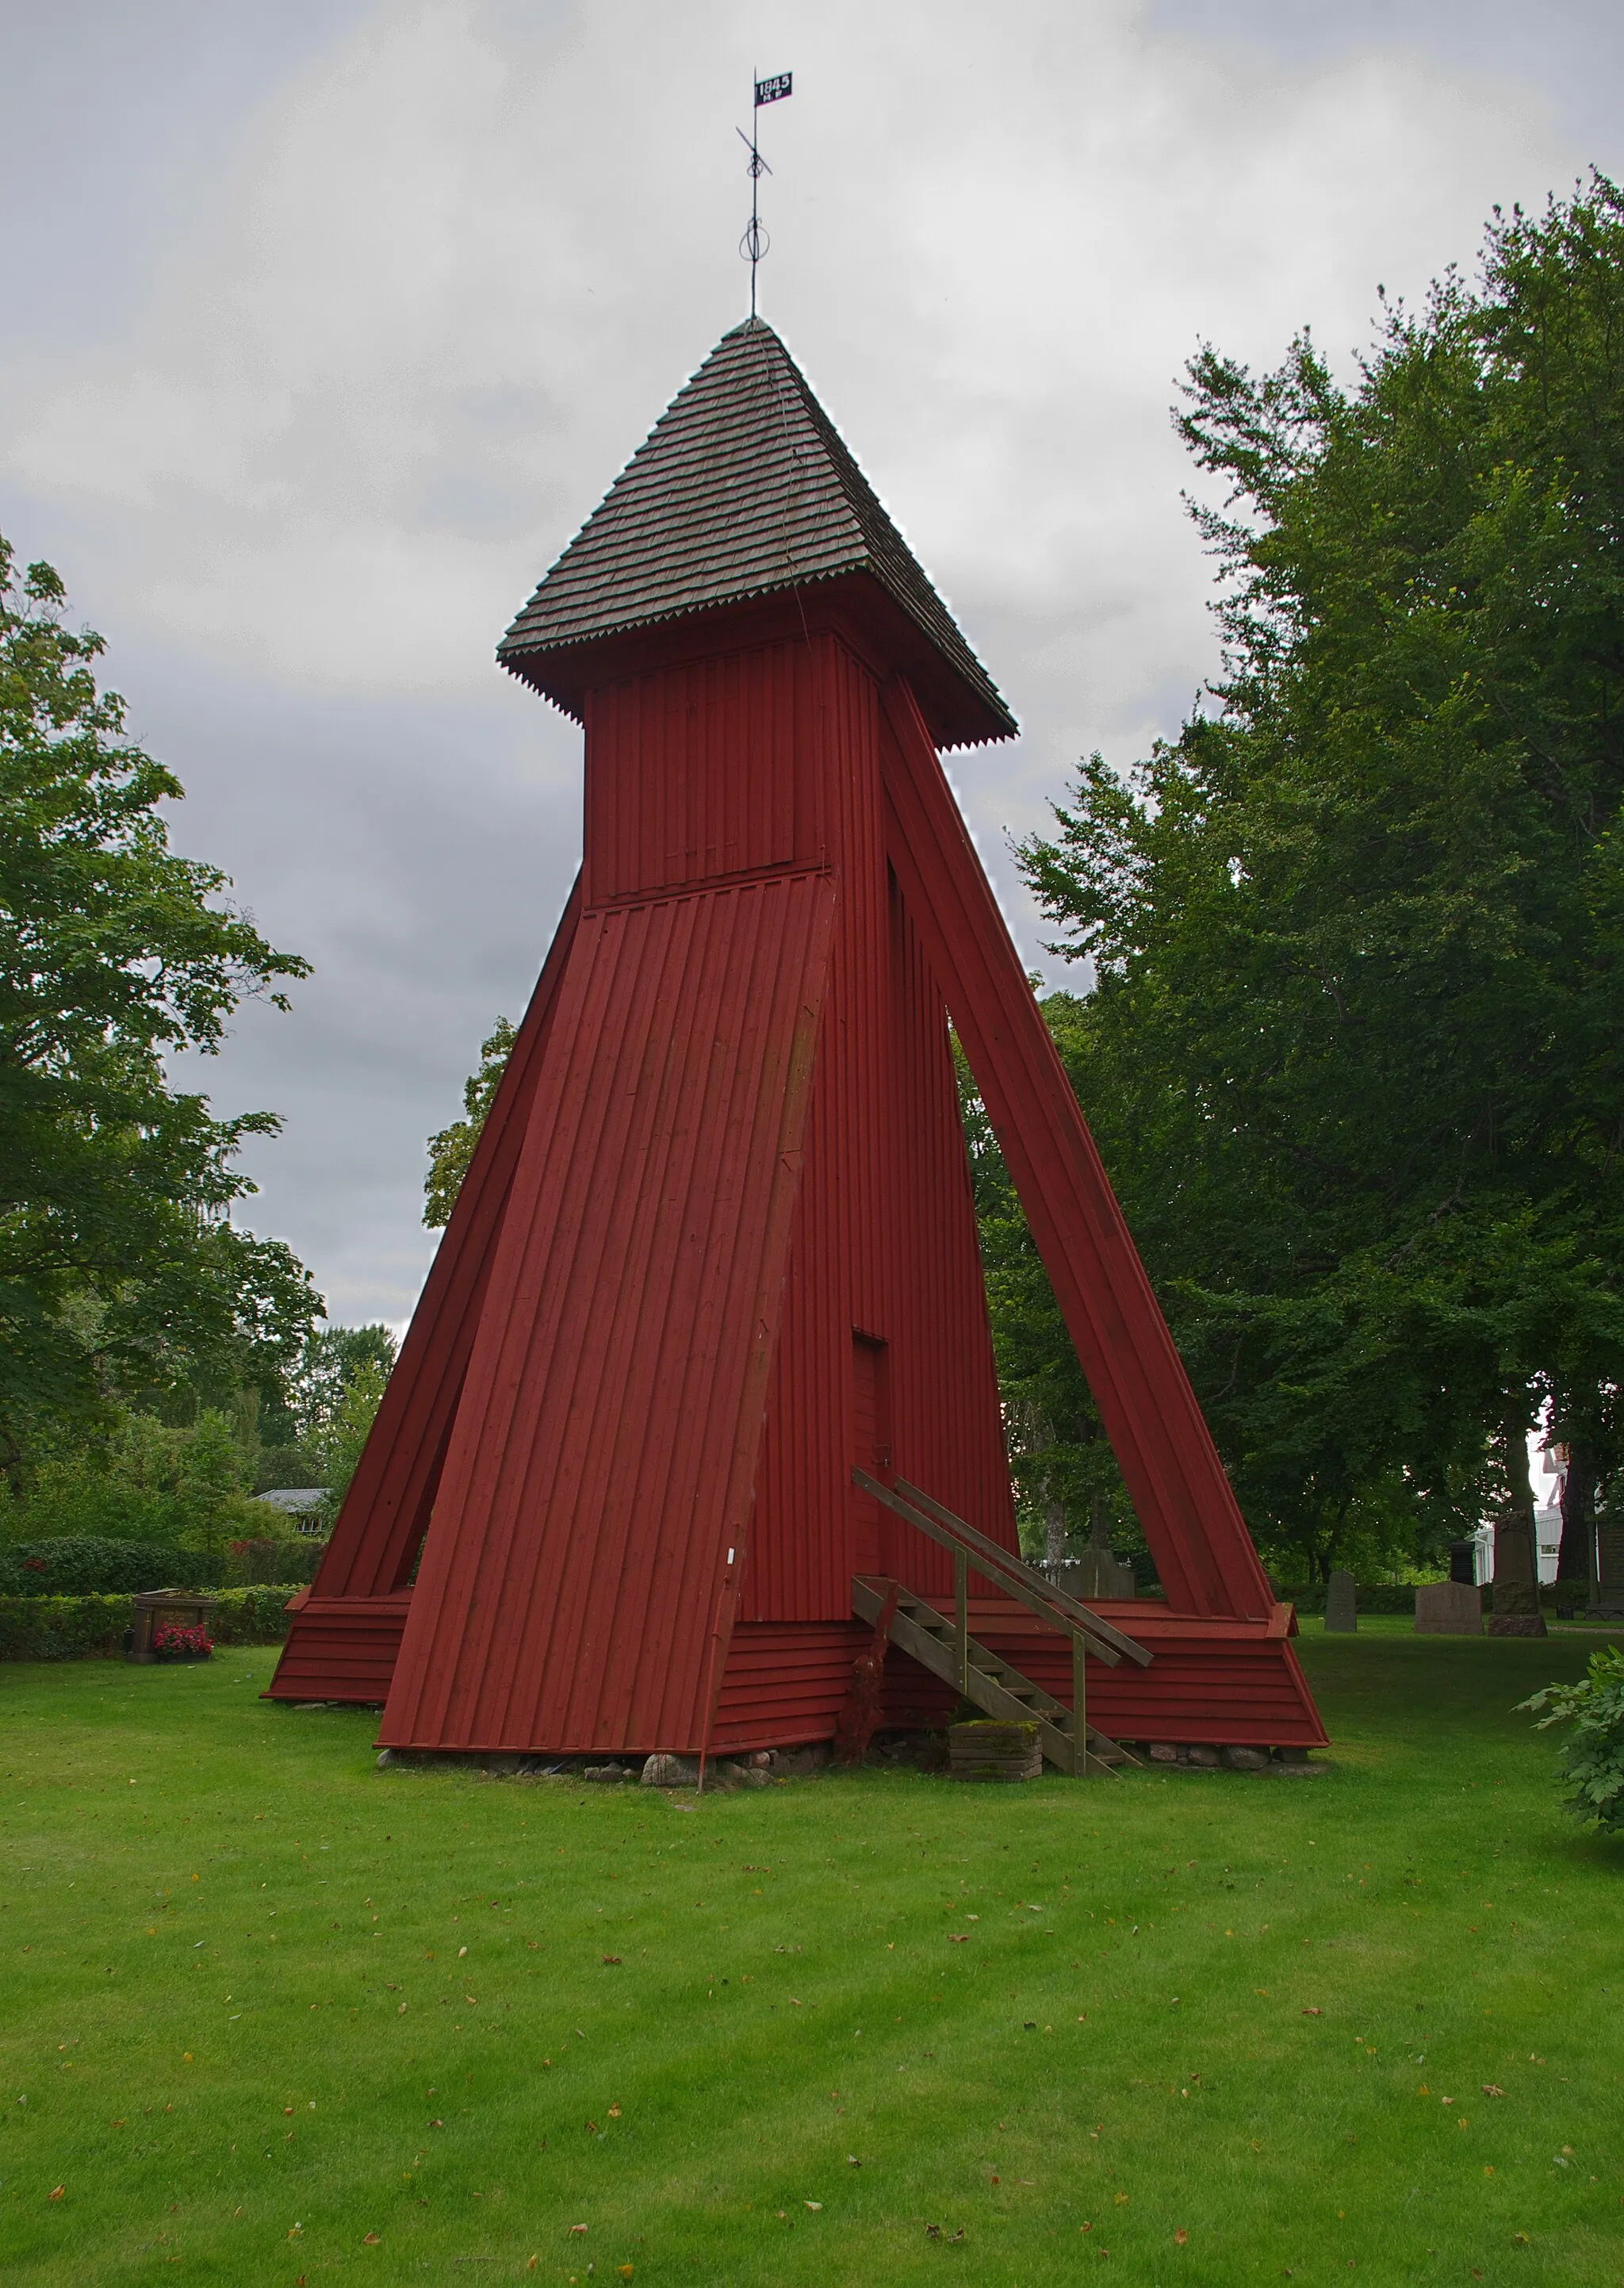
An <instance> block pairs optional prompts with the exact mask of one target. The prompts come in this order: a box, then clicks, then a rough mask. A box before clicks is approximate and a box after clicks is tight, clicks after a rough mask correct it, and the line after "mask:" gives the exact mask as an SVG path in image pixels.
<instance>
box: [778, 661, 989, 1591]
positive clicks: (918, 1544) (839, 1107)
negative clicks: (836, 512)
mask: <svg viewBox="0 0 1624 2288" xmlns="http://www.w3.org/2000/svg"><path fill="white" fill-rule="evenodd" d="M812 662H815V663H816V665H817V668H818V679H817V681H816V682H815V683H813V682H812V680H811V675H810V665H809V663H812ZM800 672H801V678H802V679H801V681H800V683H799V685H798V686H797V689H798V693H799V696H800V703H801V706H802V708H803V713H802V715H801V717H800V719H799V729H798V734H797V735H798V739H799V742H800V743H799V744H798V746H797V747H796V751H795V753H794V755H793V757H792V758H788V759H780V762H781V764H785V763H792V764H793V769H794V772H795V774H796V776H797V778H799V779H802V780H805V779H815V780H816V781H817V783H819V784H820V786H821V788H822V790H823V791H822V796H821V805H822V808H821V815H822V817H823V819H824V821H825V822H826V827H827V832H828V859H829V863H830V865H831V867H832V868H833V869H834V870H835V871H836V874H837V878H838V880H839V883H840V902H839V907H838V910H837V912H836V924H835V937H834V944H833V949H832V952H831V956H830V965H829V984H828V997H827V1000H826V1004H825V1013H824V1024H823V1029H822V1033H821V1036H820V1043H819V1050H818V1064H817V1070H816V1074H815V1076H814V1078H813V1083H812V1102H811V1106H810V1109H809V1114H808V1121H807V1136H806V1151H805V1166H804V1172H803V1177H802V1183H801V1192H800V1198H799V1201H798V1204H797V1207H796V1225H795V1236H794V1240H793V1243H792V1246H791V1251H790V1269H789V1281H788V1291H787V1293H786V1296H785V1303H784V1315H783V1320H782V1324H781V1328H780V1339H779V1349H778V1356H777V1359H776V1362H775V1364H774V1370H773V1375H772V1394H771V1398H770V1401H769V1404H768V1410H767V1426H766V1435H765V1439H764V1444H763V1450H762V1460H761V1469H760V1474H759V1477H758V1479H757V1507H756V1521H755V1525H754V1527H753V1529H752V1532H751V1537H750V1555H749V1562H748V1564H747V1567H746V1570H745V1575H744V1578H743V1581H742V1583H741V1599H740V1617H741V1621H757V1622H760V1621H780V1622H782V1621H802V1620H804V1621H843V1620H844V1619H846V1618H847V1617H849V1616H850V1613H851V1609H852V1591H851V1582H852V1573H853V1572H854V1571H857V1570H860V1569H864V1564H863V1561H864V1560H865V1559H866V1563H867V1569H872V1568H873V1566H874V1564H875V1562H876V1561H879V1562H881V1563H883V1565H884V1566H885V1567H886V1568H887V1569H893V1570H898V1571H899V1572H900V1573H901V1574H902V1575H903V1577H905V1578H906V1579H907V1581H908V1582H909V1584H910V1585H913V1586H916V1587H919V1588H921V1589H925V1590H930V1589H932V1588H935V1587H937V1586H939V1585H941V1584H942V1583H943V1582H946V1583H947V1584H948V1585H951V1581H952V1561H951V1559H950V1558H948V1557H947V1554H946V1553H945V1552H943V1551H941V1550H939V1548H938V1546H937V1545H936V1544H935V1543H934V1542H932V1541H931V1540H929V1539H928V1538H926V1537H924V1536H923V1535H919V1534H916V1533H915V1532H914V1531H913V1530H912V1529H910V1528H908V1527H907V1526H905V1525H903V1524H902V1523H901V1521H899V1520H893V1519H892V1518H891V1515H890V1513H886V1514H885V1517H884V1520H883V1525H880V1523H879V1521H878V1520H877V1519H875V1517H874V1516H873V1515H872V1514H867V1515H866V1514H865V1511H867V1512H870V1513H871V1512H872V1510H873V1507H874V1505H872V1504H864V1503H863V1502H862V1499H861V1498H860V1497H859V1495H858V1494H857V1492H856V1490H855V1489H854V1488H853V1486H852V1482H851V1469H852V1462H853V1460H855V1459H857V1458H859V1457H858V1452H857V1440H858V1429H857V1418H856V1405H855V1401H856V1390H855V1378H856V1373H857V1370H858V1368H857V1351H856V1340H855V1339H856V1338H858V1337H867V1338H872V1339H875V1341H876V1342H877V1343H879V1344H883V1364H882V1365H881V1366H880V1368H879V1372H880V1374H881V1376H882V1378H883V1383H884V1386H885V1391H886V1399H887V1409H886V1410H887V1413H888V1416H889V1421H888V1425H887V1428H888V1433H889V1441H890V1443H891V1449H892V1456H891V1464H892V1466H894V1467H895V1468H897V1469H900V1470H901V1471H902V1472H903V1474H905V1475H907V1476H909V1477H914V1476H915V1472H917V1473H918V1475H917V1478H916V1479H915V1482H917V1483H920V1484H922V1485H924V1486H925V1487H926V1488H927V1489H928V1490H930V1491H931V1492H932V1493H933V1494H935V1495H936V1497H937V1498H938V1499H939V1500H941V1501H943V1502H945V1503H947V1505H948V1506H949V1508H952V1509H954V1510H955V1511H957V1512H958V1513H959V1514H960V1515H962V1516H969V1517H970V1518H972V1519H973V1520H974V1521H975V1522H976V1523H977V1524H978V1525H979V1526H980V1527H981V1529H982V1530H983V1531H984V1532H986V1533H989V1534H991V1535H993V1536H994V1537H995V1538H998V1539H1000V1540H1002V1541H1003V1542H1004V1543H1005V1545H1006V1546H1009V1547H1010V1548H1013V1546H1014V1545H1015V1537H1014V1512H1013V1505H1012V1502H1011V1498H1010V1483H1009V1471H1008V1466H1007V1464H1006V1461H1005V1457H1004V1449H1003V1436H1002V1418H1001V1416H1000V1412H999V1402H998V1386H997V1376H996V1371H995V1370H994V1362H993V1354H992V1340H991V1336H990V1333H989V1331H988V1327H987V1319H986V1291H985V1287H984V1284H983V1282H982V1277H981V1267H980V1259H979V1254H978V1248H977V1243H976V1228H975V1212H974V1204H973V1201H972V1199H971V1196H970V1169H969V1162H968V1159H967V1156H966V1154H965V1148H964V1140H963V1130H962V1128H961V1125H960V1121H959V1114H958V1096H957V1089H956V1085H955V1077H954V1069H953V1060H952V1053H951V1050H950V1047H949V1043H948V1035H947V1012H946V1010H945V1008H944V1005H943V1003H942V997H941V993H940V989H939V987H938V986H937V984H936V982H935V981H934V979H933V978H932V977H931V974H930V973H929V970H928V968H927V967H926V965H925V963H924V960H923V955H922V953H921V950H920V948H919V944H918V941H917V938H916V936H915V933H914V931H913V928H912V926H911V924H910V923H909V921H908V919H907V916H906V915H904V914H903V913H902V911H901V910H900V907H899V902H898V900H897V898H896V895H895V891H894V885H893V884H892V882H891V874H890V870H889V867H888V864H887V862H886V856H885V849H884V841H883V807H882V799H881V796H882V790H881V783H880V764H879V727H880V711H879V692H878V687H877V685H876V683H875V679H874V676H873V675H872V673H871V672H870V671H869V670H868V669H867V667H866V666H865V665H864V664H863V663H861V662H860V661H859V660H858V659H857V658H855V657H854V656H853V655H852V652H851V651H850V650H849V649H847V648H846V647H845V646H844V644H842V643H840V642H839V641H838V640H836V639H834V638H833V637H829V636H825V637H820V638H814V639H813V642H812V647H811V649H810V652H807V651H804V652H803V654H802V658H801V667H800ZM864 1369H865V1371H867V1370H869V1362H867V1360H865V1362H864ZM876 1527H877V1529H878V1536H879V1549H878V1551H877V1553H875V1551H874V1550H873V1548H872V1547H871V1546H867V1545H865V1547H864V1548H863V1549H862V1550H860V1531H861V1532H862V1534H863V1535H864V1536H866V1537H867V1542H868V1543H871V1542H872V1539H873V1537H874V1534H875V1529H876Z"/></svg>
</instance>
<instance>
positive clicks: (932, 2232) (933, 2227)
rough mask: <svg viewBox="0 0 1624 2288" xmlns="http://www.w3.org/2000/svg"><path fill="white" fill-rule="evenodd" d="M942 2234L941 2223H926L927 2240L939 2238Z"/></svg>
mask: <svg viewBox="0 0 1624 2288" xmlns="http://www.w3.org/2000/svg"><path fill="white" fill-rule="evenodd" d="M941 2236H942V2228H941V2227H940V2225H939V2224H928V2225H926V2227H925V2238H926V2239H927V2240H939V2239H940V2238H941Z"/></svg>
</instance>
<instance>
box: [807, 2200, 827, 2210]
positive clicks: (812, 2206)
mask: <svg viewBox="0 0 1624 2288" xmlns="http://www.w3.org/2000/svg"><path fill="white" fill-rule="evenodd" d="M806 2205H807V2207H808V2208H809V2209H820V2208H821V2207H822V2206H823V2203H822V2202H821V2201H808V2202H807V2204H806Z"/></svg>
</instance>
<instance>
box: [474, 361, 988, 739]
mask: <svg viewBox="0 0 1624 2288" xmlns="http://www.w3.org/2000/svg"><path fill="white" fill-rule="evenodd" d="M852 573H866V574H867V575H868V576H870V577H871V578H872V579H873V580H875V582H876V583H877V584H878V585H879V586H880V587H881V588H882V589H883V591H884V592H885V593H886V595H887V596H889V597H890V599H891V601H892V603H894V604H895V605H897V606H899V608H900V609H901V610H902V611H903V612H904V613H905V614H906V615H907V618H908V619H909V620H910V621H911V622H912V623H913V624H914V626H915V629H916V630H917V631H918V632H919V633H920V634H921V635H923V637H924V638H925V640H926V641H927V642H928V643H929V644H930V646H931V648H932V650H933V651H934V652H935V654H936V655H937V657H938V658H939V661H940V662H941V663H943V664H944V665H945V666H947V668H948V669H950V670H951V671H952V673H953V675H954V677H955V679H957V681H958V682H959V684H960V685H961V686H963V687H964V689H965V691H966V694H967V695H969V696H970V697H971V698H972V702H973V705H972V714H973V716H974V717H975V719H977V720H978V723H980V724H982V725H984V727H982V728H979V729H978V733H977V734H976V735H977V736H978V737H980V738H999V737H1008V736H1010V735H1012V734H1013V733H1014V731H1015V729H1016V724H1015V720H1014V718H1013V717H1012V716H1011V715H1010V711H1009V709H1008V708H1007V707H1006V706H1005V705H1004V703H1003V701H1002V698H1001V697H1000V695H999V694H998V691H997V689H996V687H994V683H993V681H992V679H991V678H990V676H988V674H987V672H986V669H985V668H984V667H983V666H982V665H981V663H980V661H979V660H978V658H977V657H976V655H975V654H974V652H972V651H971V649H970V646H969V645H968V644H967V643H966V642H965V640H964V638H963V635H962V634H961V633H960V632H959V629H958V626H957V624H956V623H955V620H954V618H953V616H952V614H951V613H950V612H949V611H948V609H947V606H946V605H945V604H944V603H943V602H942V600H941V598H940V597H939V595H938V594H937V592H936V591H935V589H934V588H933V587H932V586H931V583H930V581H929V580H928V579H927V578H926V577H925V575H924V573H923V571H922V569H921V568H920V566H919V564H918V562H917V561H916V560H915V557H914V554H913V552H912V551H911V550H910V549H909V547H908V545H907V542H906V541H905V540H904V539H903V537H902V535H901V534H900V533H899V531H898V529H897V528H896V526H895V525H894V524H893V523H892V522H891V519H890V517H889V516H887V514H886V513H885V511H884V509H883V507H882V506H881V504H880V501H879V498H878V497H877V496H876V494H875V491H874V489H873V488H872V486H871V485H870V484H869V482H868V481H867V478H866V477H865V476H864V474H863V473H862V471H861V470H860V468H859V467H858V465H857V463H856V462H855V461H854V460H853V458H852V455H851V454H850V453H849V452H848V451H847V449H846V448H845V446H844V443H843V442H842V441H841V439H840V437H839V435H838V434H837V433H836V429H835V425H834V424H833V423H832V422H831V421H830V419H829V417H828V415H827V414H826V413H825V412H824V410H823V408H822V407H821V406H820V404H819V402H818V401H817V399H816V398H815V397H814V396H813V395H812V390H811V389H810V387H809V386H808V385H807V382H806V379H805V377H804V375H803V374H802V372H801V371H800V369H799V368H798V367H797V366H796V363H795V361H794V359H793V358H791V356H790V355H789V354H788V351H787V350H786V349H785V347H784V346H783V344H782V342H781V341H780V339H779V338H778V336H777V335H776V334H775V333H774V332H773V330H772V327H771V326H769V325H767V324H765V323H764V322H763V321H762V320H761V319H759V318H749V319H747V320H746V321H745V322H744V323H743V324H742V325H741V326H735V327H734V328H733V330H732V331H731V332H730V333H726V334H725V335H724V336H723V337H722V339H721V340H720V342H718V343H717V346H716V348H715V349H714V350H713V351H712V352H711V354H710V355H709V357H708V358H707V359H706V361H705V362H704V364H703V365H702V366H701V368H700V369H699V371H698V372H697V373H696V374H695V375H694V376H693V379H692V380H691V381H690V382H689V383H688V384H687V385H686V386H685V388H683V389H681V390H680V391H679V392H678V393H677V396H676V397H675V398H674V399H673V400H672V401H671V403H670V405H669V407H668V408H667V409H666V411H665V412H664V413H663V414H662V415H661V417H660V419H659V420H658V421H657V422H656V423H655V425H654V429H653V431H652V432H651V433H650V435H649V437H648V439H647V441H646V443H645V444H644V445H642V446H641V447H640V448H639V449H638V451H637V452H636V453H635V454H634V455H633V456H632V458H631V460H630V462H629V463H628V465H627V466H626V467H625V469H623V470H622V473H621V474H620V475H619V476H618V477H617V478H616V479H615V481H614V484H613V485H612V486H611V487H610V489H609V491H608V493H607V495H606V497H605V498H604V500H603V501H602V503H601V504H600V505H599V506H598V508H597V509H595V510H594V511H593V512H592V514H591V515H590V517H589V518H588V519H587V520H586V522H585V524H584V525H582V528H581V530H580V531H579V532H578V533H577V534H576V535H575V537H574V540H572V541H571V542H570V544H569V546H568V547H567V548H566V550H565V551H564V553H563V554H562V555H561V556H560V557H559V558H558V562H557V563H556V564H555V565H554V566H553V567H552V569H551V571H550V572H549V573H547V574H546V576H545V577H544V578H543V581H542V583H541V585H540V586H539V587H538V588H537V590H536V592H535V595H534V596H532V597H531V599H530V601H529V602H528V603H527V605H526V606H525V608H524V610H523V611H522V612H520V614H519V617H518V618H517V619H516V620H515V621H514V623H513V624H512V626H511V628H510V629H509V630H508V632H507V634H506V635H505V636H504V637H503V640H502V643H501V644H500V646H499V647H498V648H497V657H498V659H500V660H501V662H502V663H503V665H504V666H506V667H509V668H511V669H513V670H514V671H517V672H519V673H523V672H525V671H526V668H527V665H530V664H532V663H534V664H535V666H538V667H539V666H540V665H541V664H542V663H543V657H544V655H546V654H547V653H550V652H554V651H560V650H564V649H566V648H570V647H577V646H580V645H582V644H584V643H590V642H594V641H598V640H603V639H605V638H607V637H611V636H620V635H625V634H627V633H629V632H631V631H632V630H634V629H638V628H642V627H646V626H650V625H653V624H655V623H658V622H660V621H665V620H672V619H677V618H679V617H681V616H685V615H686V614H690V613H695V612H702V611H706V610H709V609H712V608H716V607H718V606H721V605H724V604H737V603H741V602H743V601H745V600H748V599H749V598H752V597H758V596H766V595H770V594H772V593H773V592H784V591H788V590H792V589H796V588H801V587H805V586H807V585H809V584H812V583H813V582H817V581H824V580H832V579H836V578H840V577H843V576H846V575H848V574H852ZM955 743H956V742H955Z"/></svg>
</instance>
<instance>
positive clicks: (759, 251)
mask: <svg viewBox="0 0 1624 2288" xmlns="http://www.w3.org/2000/svg"><path fill="white" fill-rule="evenodd" d="M794 82H795V74H794V73H793V72H774V73H773V75H772V78H771V79H758V80H756V81H755V83H754V84H755V90H756V100H755V102H754V104H753V105H752V106H751V107H750V131H749V134H748V135H747V134H746V133H745V131H744V130H743V128H742V127H741V128H739V129H738V130H737V134H738V137H739V140H740V141H741V143H742V144H744V145H745V146H746V147H747V148H748V150H749V155H750V166H749V171H750V224H749V229H748V230H747V231H746V232H745V234H744V236H743V237H742V238H741V240H740V241H739V251H740V253H741V255H742V256H743V257H744V259H745V260H746V261H747V262H748V263H749V266H750V315H751V317H752V318H753V317H754V316H755V315H756V266H757V263H758V262H759V261H760V260H761V258H762V256H763V255H764V253H765V252H766V250H767V249H768V247H769V246H770V245H771V244H772V241H771V240H770V239H769V238H768V236H767V234H766V232H765V231H764V229H763V228H762V226H761V215H760V212H759V200H758V193H759V188H760V184H761V179H762V177H763V176H764V175H770V174H771V173H772V168H771V167H769V166H768V164H767V163H766V161H765V160H764V158H763V157H762V155H761V151H760V148H759V144H758V122H759V120H760V116H761V107H762V105H763V104H764V103H781V102H782V101H783V99H784V98H785V97H786V96H787V95H793V94H794V92H795V85H794Z"/></svg>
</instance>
